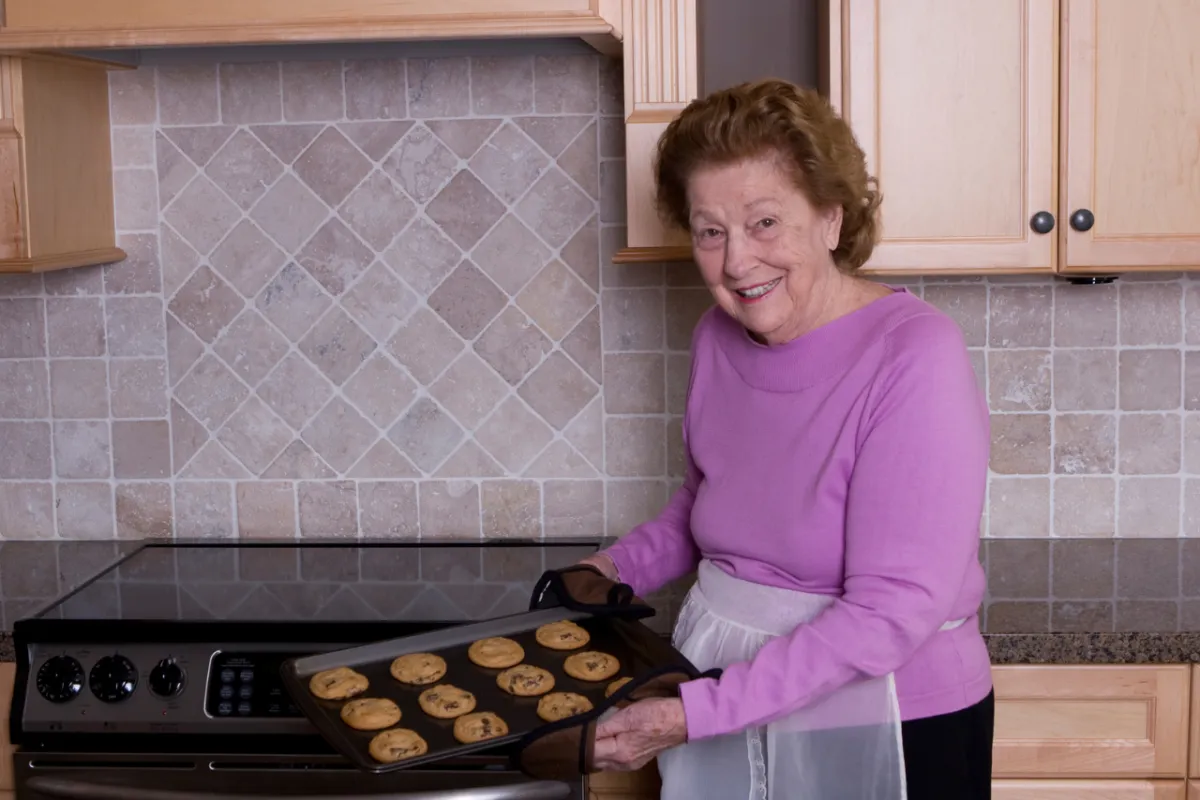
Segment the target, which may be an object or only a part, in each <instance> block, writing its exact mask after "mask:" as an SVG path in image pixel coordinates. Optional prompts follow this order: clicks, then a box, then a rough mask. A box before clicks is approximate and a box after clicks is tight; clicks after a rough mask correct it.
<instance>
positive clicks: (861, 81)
mask: <svg viewBox="0 0 1200 800" xmlns="http://www.w3.org/2000/svg"><path fill="white" fill-rule="evenodd" d="M1057 8H1058V2H1057V0H1004V1H1003V2H994V1H993V0H968V1H965V2H964V0H906V2H904V3H900V4H894V3H882V2H878V0H832V2H831V3H830V11H829V13H828V19H829V21H830V23H831V31H830V34H831V38H833V37H837V39H838V41H836V42H831V44H830V54H829V55H830V58H831V59H837V63H835V64H833V66H832V68H831V69H830V70H829V74H828V81H829V91H830V97H831V100H832V101H833V103H834V105H835V106H836V107H837V108H838V109H839V110H840V111H841V113H842V115H843V117H844V118H845V119H846V120H847V121H848V122H849V123H850V124H851V126H852V127H853V128H854V131H855V135H856V137H857V138H858V141H859V144H860V145H861V146H862V147H863V150H864V151H865V152H866V156H867V161H868V165H869V169H870V171H871V173H872V174H873V175H875V176H876V177H877V178H878V180H879V188H880V190H881V191H882V193H883V197H884V200H883V206H882V210H881V215H880V218H881V221H882V225H883V236H882V240H881V242H880V244H879V246H878V247H877V248H876V249H875V253H874V255H873V256H872V258H871V260H870V261H869V262H868V263H867V265H866V268H867V271H868V272H873V273H889V274H901V273H912V274H930V273H941V274H954V273H961V272H977V271H980V270H983V271H995V272H999V271H1004V272H1039V271H1041V272H1050V271H1052V270H1053V267H1054V251H1055V247H1056V237H1055V236H1053V235H1048V234H1041V233H1037V232H1035V231H1034V230H1033V229H1032V228H1031V224H1030V222H1031V219H1032V217H1033V215H1034V214H1036V213H1037V212H1039V211H1046V212H1050V213H1054V211H1055V202H1054V198H1055V192H1056V186H1055V175H1056V142H1055V135H1056V120H1057V105H1056V104H1057V92H1056V80H1055V76H1056V74H1057V65H1056V56H1057V52H1058V43H1057Z"/></svg>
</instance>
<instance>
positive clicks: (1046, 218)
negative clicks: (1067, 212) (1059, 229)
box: [1029, 211, 1054, 233]
mask: <svg viewBox="0 0 1200 800" xmlns="http://www.w3.org/2000/svg"><path fill="white" fill-rule="evenodd" d="M1029 227H1031V228H1033V230H1034V233H1049V232H1050V231H1052V230H1054V215H1053V214H1051V213H1050V212H1049V211H1039V212H1037V213H1036V214H1034V215H1033V217H1031V218H1030V220H1029Z"/></svg>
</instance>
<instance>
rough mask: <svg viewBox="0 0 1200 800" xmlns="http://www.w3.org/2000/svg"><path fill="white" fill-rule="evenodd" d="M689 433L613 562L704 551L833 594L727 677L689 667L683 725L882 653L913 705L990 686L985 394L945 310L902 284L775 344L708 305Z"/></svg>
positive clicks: (815, 688)
mask: <svg viewBox="0 0 1200 800" xmlns="http://www.w3.org/2000/svg"><path fill="white" fill-rule="evenodd" d="M684 441H685V443H686V446H687V451H688V464H687V476H686V479H685V481H684V484H683V486H682V487H681V488H680V489H679V491H677V492H676V493H675V495H674V496H673V497H672V498H671V500H670V502H669V503H668V504H667V506H666V508H665V509H664V510H663V511H662V513H661V514H659V516H658V517H657V518H656V519H653V520H651V521H649V522H646V523H644V524H642V525H640V526H638V527H637V528H635V529H634V530H632V531H631V532H630V533H629V534H627V535H626V536H624V537H622V538H621V539H620V540H619V541H618V542H617V543H616V544H615V545H614V546H613V547H611V548H609V549H608V551H607V552H608V554H609V555H610V556H612V558H613V560H614V561H615V562H616V565H617V569H618V572H619V574H620V578H621V580H622V581H624V582H626V583H629V584H630V585H632V586H633V588H634V589H635V590H636V591H637V592H638V593H639V594H643V595H644V594H647V593H649V592H652V591H655V590H657V589H659V588H660V587H662V586H663V585H665V584H667V583H668V582H670V581H672V580H675V579H676V578H679V577H681V576H683V575H686V574H687V573H689V572H690V571H692V570H693V569H695V568H696V566H697V564H698V563H699V560H700V559H701V558H707V559H710V560H712V561H713V562H714V563H715V565H716V566H718V567H720V568H721V569H723V570H725V571H726V572H728V573H730V574H732V575H734V576H736V577H739V578H743V579H745V580H749V581H755V582H758V583H765V584H769V585H772V586H780V587H785V588H794V589H799V590H801V591H805V592H815V593H821V594H828V595H833V596H834V597H835V598H836V600H835V601H834V602H833V603H832V605H830V606H829V607H828V608H827V609H826V610H825V611H824V612H822V613H821V614H820V615H819V616H818V617H817V618H816V619H814V620H813V621H812V622H811V623H808V624H806V625H801V626H800V627H798V628H796V629H795V630H794V631H793V632H792V633H791V634H790V635H789V636H783V637H779V638H778V639H775V640H772V641H771V642H770V643H768V644H767V645H766V646H765V647H764V648H763V649H762V650H761V651H760V652H759V653H758V655H757V656H755V657H754V658H753V659H752V660H750V661H746V662H741V663H738V664H734V665H732V666H730V667H728V668H727V669H726V670H725V671H724V674H723V675H722V677H721V678H720V679H719V680H713V679H703V680H697V681H692V682H690V683H687V684H684V686H683V687H682V698H683V705H684V712H685V714H686V717H687V726H688V735H689V737H690V738H691V739H700V738H704V737H709V736H717V735H720V734H725V733H731V732H735V731H740V730H743V729H745V728H747V727H750V726H754V725H762V724H765V723H767V722H770V721H771V720H774V719H777V718H779V717H783V716H785V715H787V714H788V713H790V712H791V711H792V710H794V709H798V708H803V707H804V706H806V705H808V704H810V703H813V702H814V701H816V700H818V699H820V698H821V697H822V695H824V694H825V693H827V692H831V691H833V690H835V689H837V688H838V687H840V686H843V685H845V684H847V683H849V682H851V681H853V680H855V679H856V678H860V677H862V676H878V675H885V674H887V673H889V672H894V673H895V674H896V684H897V691H898V694H899V698H900V710H901V715H902V717H903V718H904V719H906V720H907V719H918V718H922V717H929V716H934V715H937V714H944V713H949V712H951V711H957V710H959V709H962V708H966V707H967V706H970V705H972V704H974V703H976V702H978V701H980V700H982V699H983V698H984V697H986V696H987V693H988V692H989V691H990V689H991V667H990V663H989V660H988V653H987V649H986V646H985V644H984V641H983V637H982V636H981V634H980V632H979V622H978V619H977V617H976V613H977V610H978V608H979V604H980V601H981V599H982V597H983V591H984V582H985V581H984V575H983V570H982V568H981V567H980V564H979V558H978V551H979V521H980V517H981V515H982V512H983V502H984V490H985V486H986V482H987V469H988V448H989V441H990V437H989V426H988V409H987V403H986V401H985V399H984V397H983V396H982V392H981V391H980V390H979V387H978V383H977V382H976V378H975V373H974V371H973V370H972V367H971V362H970V360H969V357H968V354H967V351H966V348H965V346H964V343H963V339H962V335H961V333H960V331H959V329H958V327H957V326H956V325H955V323H954V322H953V321H952V320H951V319H950V318H948V317H947V316H945V315H943V314H942V313H941V312H940V311H938V310H937V309H935V308H934V307H933V306H931V305H929V304H927V303H925V302H924V301H923V300H921V299H919V298H917V297H915V296H914V295H912V294H910V293H909V292H907V291H906V290H903V289H897V290H896V291H895V293H894V294H892V295H889V296H887V297H884V298H881V299H879V300H876V301H874V302H872V303H870V304H869V305H867V306H865V307H864V308H861V309H859V310H857V311H855V312H853V313H851V314H848V315H846V316H844V317H841V318H840V319H837V320H835V321H833V322H831V323H829V324H827V325H824V326H822V327H820V328H818V329H817V330H814V331H812V332H811V333H808V334H806V335H805V336H802V337H801V338H799V339H796V340H794V341H791V342H788V343H787V344H784V345H780V346H775V347H766V346H763V345H759V344H757V343H756V342H754V340H752V339H751V338H750V337H749V336H748V334H747V333H746V332H745V330H744V329H743V328H742V327H741V326H740V325H739V324H738V323H736V322H735V321H734V320H733V319H732V318H731V317H729V316H728V315H727V314H725V313H724V312H723V311H720V310H719V309H717V308H714V309H712V310H710V311H709V312H707V313H706V314H705V315H704V317H703V318H702V319H701V320H700V322H699V324H698V325H697V326H696V331H695V333H694V335H693V341H692V375H691V386H690V388H689V392H688V400H687V410H686V416H685V417H684ZM963 618H966V620H967V622H966V623H965V624H963V625H961V626H960V627H958V628H954V629H952V630H948V631H941V632H939V628H940V627H941V626H942V625H943V624H944V623H946V622H948V621H951V620H957V619H963Z"/></svg>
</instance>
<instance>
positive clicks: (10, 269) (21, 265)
mask: <svg viewBox="0 0 1200 800" xmlns="http://www.w3.org/2000/svg"><path fill="white" fill-rule="evenodd" d="M127 256H128V254H127V253H126V252H125V251H124V250H122V249H121V248H119V247H103V248H100V249H97V250H83V251H79V252H74V253H61V254H58V253H54V254H51V255H47V256H34V257H33V258H6V259H3V260H0V275H3V274H5V273H14V274H15V273H25V272H51V271H53V270H58V269H70V268H72V267H91V266H95V265H97V264H115V263H117V262H118V261H124V260H125V259H126V258H127Z"/></svg>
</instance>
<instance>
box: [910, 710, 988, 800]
mask: <svg viewBox="0 0 1200 800" xmlns="http://www.w3.org/2000/svg"><path fill="white" fill-rule="evenodd" d="M995 707H996V698H995V694H994V693H991V692H989V693H988V696H987V697H985V698H983V699H982V700H980V701H979V702H978V703H976V704H975V705H973V706H970V707H969V708H964V709H963V710H962V711H955V712H954V713H952V714H942V715H941V716H938V717H928V718H926V719H914V720H911V721H909V722H905V723H903V724H902V726H901V731H902V733H903V736H904V772H905V776H906V779H907V782H908V797H909V800H990V798H991V796H992V728H993V720H994V719H995Z"/></svg>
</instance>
